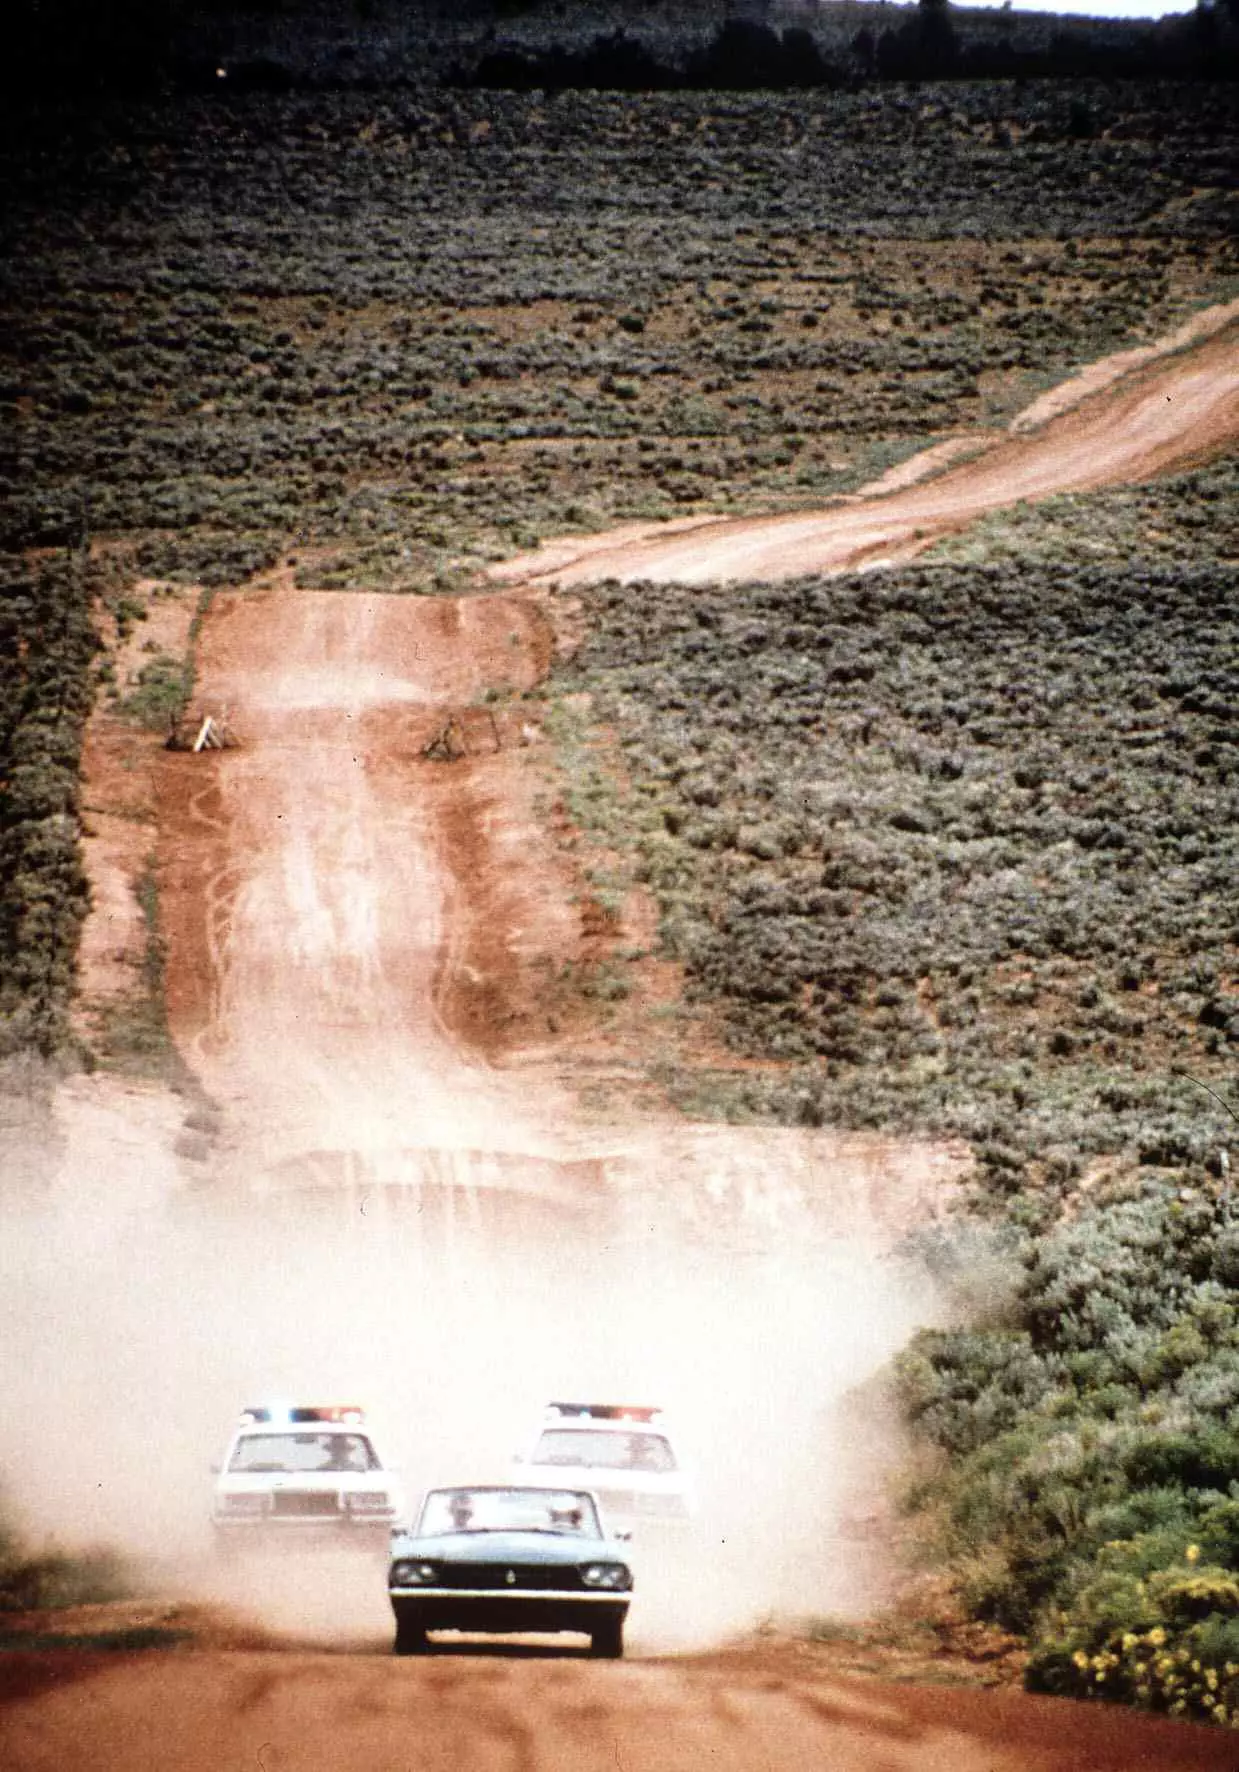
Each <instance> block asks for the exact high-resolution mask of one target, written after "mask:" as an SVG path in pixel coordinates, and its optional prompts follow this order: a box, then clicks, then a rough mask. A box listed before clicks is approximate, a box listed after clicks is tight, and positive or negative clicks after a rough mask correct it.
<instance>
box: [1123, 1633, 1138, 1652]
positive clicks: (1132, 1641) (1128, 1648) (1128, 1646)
mask: <svg viewBox="0 0 1239 1772" xmlns="http://www.w3.org/2000/svg"><path fill="white" fill-rule="evenodd" d="M1139 1641H1140V1638H1139V1637H1138V1636H1137V1635H1136V1634H1135V1632H1134V1631H1124V1632H1123V1650H1124V1652H1125V1653H1126V1654H1128V1655H1130V1654H1131V1652H1132V1650H1133V1649H1134V1648H1135V1647H1136V1644H1137V1643H1138V1642H1139Z"/></svg>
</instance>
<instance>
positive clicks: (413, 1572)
mask: <svg viewBox="0 0 1239 1772" xmlns="http://www.w3.org/2000/svg"><path fill="white" fill-rule="evenodd" d="M438 1578H439V1571H438V1570H437V1569H436V1568H435V1566H434V1564H433V1563H408V1562H400V1563H393V1564H392V1566H391V1576H390V1578H389V1579H390V1584H391V1586H392V1587H429V1586H430V1585H431V1584H432V1583H433V1582H435V1581H437V1580H438Z"/></svg>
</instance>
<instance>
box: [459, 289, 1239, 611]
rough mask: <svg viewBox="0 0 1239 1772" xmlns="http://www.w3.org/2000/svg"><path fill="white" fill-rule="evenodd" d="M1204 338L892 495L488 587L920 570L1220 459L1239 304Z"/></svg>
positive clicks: (670, 534)
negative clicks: (1004, 523) (1009, 527)
mask: <svg viewBox="0 0 1239 1772" xmlns="http://www.w3.org/2000/svg"><path fill="white" fill-rule="evenodd" d="M1201 332H1203V334H1204V338H1203V342H1195V343H1193V344H1190V345H1189V346H1188V347H1187V348H1185V349H1181V350H1179V351H1177V352H1175V353H1172V354H1166V355H1154V354H1153V353H1151V352H1147V351H1146V352H1136V353H1131V354H1129V355H1130V357H1131V358H1133V359H1134V365H1133V364H1132V363H1130V362H1129V361H1128V360H1127V358H1118V359H1114V360H1111V371H1112V373H1111V376H1110V380H1109V383H1108V385H1101V384H1105V383H1106V381H1107V372H1106V370H1105V368H1104V366H1098V368H1097V369H1095V371H1094V373H1093V374H1092V375H1091V376H1088V377H1081V378H1080V379H1079V382H1078V384H1077V385H1075V386H1074V387H1073V385H1072V384H1071V383H1067V384H1065V385H1064V387H1063V388H1061V389H1058V390H1055V398H1053V399H1050V398H1048V397H1047V398H1046V399H1045V400H1043V401H1038V402H1037V404H1036V406H1035V407H1033V408H1030V410H1029V412H1028V413H1026V414H1024V415H1022V418H1021V419H1017V420H1016V421H1015V424H1014V425H1013V426H1012V434H1011V435H1009V436H1008V437H1006V438H1005V439H1004V440H1002V441H999V442H996V443H990V444H989V445H988V446H986V447H983V448H982V449H981V451H980V453H979V454H977V455H975V456H973V457H972V458H971V459H969V460H968V461H966V462H964V463H962V464H961V465H960V466H957V467H954V468H947V470H946V471H945V472H943V473H941V474H938V475H937V476H936V477H935V478H933V479H931V480H927V481H924V482H918V483H916V484H913V485H905V486H903V487H902V488H901V489H900V490H897V491H892V492H889V493H887V494H886V496H882V497H873V496H866V495H864V494H861V495H859V496H858V497H857V498H856V499H855V500H852V501H847V502H843V503H841V504H839V505H836V506H834V507H832V508H831V509H829V510H826V511H808V512H803V513H801V512H793V513H789V514H787V515H784V516H778V517H757V518H753V517H736V518H726V519H716V518H711V517H702V518H692V519H689V520H688V521H687V522H683V523H676V522H671V523H663V524H650V525H646V526H636V525H634V526H632V527H631V528H629V529H627V530H625V531H620V532H616V533H614V534H610V535H596V536H569V537H566V538H565V539H563V540H562V541H556V542H550V543H547V544H546V545H545V546H544V547H542V548H540V549H538V550H537V552H535V553H531V554H524V555H521V556H520V557H519V558H517V559H515V560H509V561H505V562H503V563H502V564H501V565H499V566H495V567H492V568H491V571H490V577H491V578H492V579H494V580H495V581H497V582H499V583H506V584H524V585H546V584H559V585H573V584H584V583H588V582H590V581H591V580H598V579H604V578H606V579H619V580H620V581H621V582H622V583H625V584H631V583H635V582H637V581H639V580H642V579H649V580H654V581H661V582H664V583H667V582H675V583H678V584H706V583H709V582H711V581H714V580H726V579H761V580H766V581H768V580H772V579H783V578H794V577H796V576H797V575H799V574H804V573H815V572H841V571H846V570H848V569H850V568H855V567H859V566H866V565H873V564H877V563H879V562H894V561H897V560H906V559H909V558H911V557H912V556H914V555H916V554H917V553H920V552H921V551H922V550H923V549H924V548H926V547H928V546H929V545H930V544H931V543H932V542H933V541H935V540H937V539H938V538H939V537H940V536H943V535H946V534H949V533H951V532H953V531H955V530H959V529H963V528H965V527H966V526H967V525H968V524H969V523H971V522H973V521H975V520H976V518H978V517H980V516H982V515H984V514H985V513H986V512H988V511H993V510H997V509H999V508H1001V507H1003V506H1005V505H1013V504H1016V503H1018V502H1020V501H1021V500H1034V501H1035V500H1037V499H1042V498H1047V497H1049V496H1050V495H1051V494H1052V493H1057V492H1086V491H1089V490H1091V489H1093V488H1095V487H1098V486H1106V485H1112V484H1114V483H1116V482H1119V481H1124V480H1140V479H1147V478H1149V477H1150V476H1152V475H1154V474H1158V473H1163V472H1165V471H1167V470H1168V469H1169V468H1171V467H1174V466H1176V465H1179V464H1183V463H1187V462H1190V461H1193V460H1197V459H1199V458H1202V457H1206V456H1208V455H1210V454H1212V453H1215V452H1216V451H1217V450H1219V449H1220V448H1223V447H1224V446H1225V445H1226V444H1227V443H1228V442H1231V441H1233V439H1234V438H1235V436H1236V435H1237V434H1239V303H1231V304H1230V305H1229V307H1227V308H1224V309H1217V310H1213V311H1212V313H1211V314H1210V315H1209V316H1202V317H1201V322H1200V324H1199V325H1198V326H1197V327H1196V328H1195V329H1193V332H1192V336H1194V335H1195V334H1197V333H1201ZM1178 336H1179V337H1180V339H1182V337H1183V336H1184V335H1183V334H1180V335H1178ZM1097 390H1099V391H1097ZM1072 402H1074V403H1072ZM1030 420H1032V421H1035V428H1032V427H1030V424H1029V421H1030ZM931 454H933V452H931ZM938 459H939V458H938V457H937V456H936V455H935V456H934V461H933V463H932V464H931V465H936V464H937V460H938ZM901 477H902V478H906V473H905V474H904V475H902V476H901ZM876 490H880V488H879V489H876Z"/></svg>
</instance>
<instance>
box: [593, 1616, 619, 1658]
mask: <svg viewBox="0 0 1239 1772" xmlns="http://www.w3.org/2000/svg"><path fill="white" fill-rule="evenodd" d="M589 1652H590V1654H591V1655H593V1656H594V1657H595V1658H596V1659H597V1660H599V1661H618V1660H619V1658H620V1656H621V1655H622V1654H623V1653H624V1621H623V1619H622V1618H607V1619H604V1620H603V1622H602V1623H601V1624H596V1625H595V1626H594V1628H593V1630H592V1631H591V1632H590V1633H589Z"/></svg>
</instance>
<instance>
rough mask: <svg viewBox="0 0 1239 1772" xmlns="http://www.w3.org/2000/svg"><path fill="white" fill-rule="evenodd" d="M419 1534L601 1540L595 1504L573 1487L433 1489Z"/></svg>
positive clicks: (426, 1505)
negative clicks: (531, 1534) (558, 1536)
mask: <svg viewBox="0 0 1239 1772" xmlns="http://www.w3.org/2000/svg"><path fill="white" fill-rule="evenodd" d="M417 1530H418V1534H419V1536H420V1537H423V1538H440V1537H442V1536H444V1535H445V1534H447V1533H454V1532H555V1533H565V1534H567V1535H569V1536H570V1537H574V1538H601V1536H602V1528H601V1527H600V1526H599V1524H598V1513H597V1509H596V1508H595V1507H594V1503H593V1500H592V1499H591V1497H590V1496H588V1495H582V1494H580V1493H579V1492H578V1491H577V1490H575V1489H432V1490H431V1492H430V1494H429V1495H428V1496H427V1497H426V1501H425V1504H424V1506H423V1507H422V1517H421V1519H420V1520H419V1522H418V1527H417Z"/></svg>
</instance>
